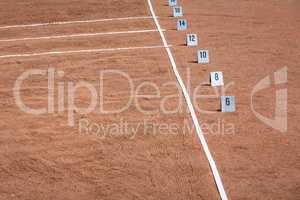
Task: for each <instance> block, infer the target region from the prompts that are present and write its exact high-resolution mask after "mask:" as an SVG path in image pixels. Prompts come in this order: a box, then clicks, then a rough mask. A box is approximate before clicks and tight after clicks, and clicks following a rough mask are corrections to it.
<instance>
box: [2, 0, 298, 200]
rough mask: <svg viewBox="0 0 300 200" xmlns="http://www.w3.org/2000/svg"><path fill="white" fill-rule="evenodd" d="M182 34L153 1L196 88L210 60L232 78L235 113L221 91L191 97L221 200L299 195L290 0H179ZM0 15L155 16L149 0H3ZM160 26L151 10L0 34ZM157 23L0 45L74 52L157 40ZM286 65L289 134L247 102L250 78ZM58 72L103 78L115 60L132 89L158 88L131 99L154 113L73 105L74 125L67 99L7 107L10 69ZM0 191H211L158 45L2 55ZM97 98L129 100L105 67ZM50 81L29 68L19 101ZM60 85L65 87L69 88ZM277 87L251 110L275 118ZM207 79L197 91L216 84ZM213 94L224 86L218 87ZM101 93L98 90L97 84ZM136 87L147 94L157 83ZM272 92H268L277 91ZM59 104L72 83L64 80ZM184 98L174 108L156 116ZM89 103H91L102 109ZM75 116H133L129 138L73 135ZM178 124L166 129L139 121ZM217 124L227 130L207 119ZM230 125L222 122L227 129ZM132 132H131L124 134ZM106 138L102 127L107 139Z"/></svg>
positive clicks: (105, 194)
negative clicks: (193, 40)
mask: <svg viewBox="0 0 300 200" xmlns="http://www.w3.org/2000/svg"><path fill="white" fill-rule="evenodd" d="M180 4H181V5H183V7H184V18H186V19H188V22H189V29H188V31H186V32H185V31H184V32H178V31H176V30H175V23H176V19H173V18H172V17H170V15H171V8H170V7H168V6H167V5H166V2H164V1H158V0H155V1H153V5H154V9H155V11H156V14H157V15H158V16H159V21H160V23H161V26H162V28H163V29H165V30H166V37H167V40H168V42H169V44H171V45H172V52H173V53H174V57H175V60H176V63H177V65H178V68H179V70H180V73H181V75H182V77H183V79H184V80H185V82H186V84H188V78H186V77H187V76H188V73H190V74H191V79H190V85H191V90H194V89H195V88H197V86H199V84H203V83H206V82H208V73H209V72H210V71H223V73H224V76H225V83H230V82H233V84H232V85H230V87H228V89H226V94H228V95H235V96H236V98H237V112H236V113H231V114H228V113H220V112H217V110H218V109H219V99H218V98H216V97H212V98H211V97H210V98H209V97H207V98H202V99H198V100H197V101H196V102H194V106H195V107H196V106H198V107H199V108H201V109H202V110H206V111H212V112H213V113H212V114H207V113H204V112H198V113H197V116H198V119H199V120H200V123H202V124H206V125H207V126H208V127H210V128H207V129H205V128H204V132H205V133H206V134H205V137H206V138H207V140H208V145H209V147H210V150H211V152H212V154H213V156H214V158H215V161H216V163H217V167H218V169H219V172H220V174H221V177H222V180H223V183H224V186H225V190H226V192H227V193H228V197H229V198H230V199H299V197H300V193H299V191H300V188H299V184H300V183H299V179H300V177H299V174H300V173H299V171H300V166H299V162H300V158H299V153H300V152H299V147H298V143H299V136H298V131H299V125H298V124H297V115H296V114H297V113H296V112H297V110H299V98H300V97H299V93H298V89H299V80H298V78H299V72H298V71H297V69H296V66H297V64H298V63H299V61H300V56H299V53H298V52H299V49H300V47H299V45H300V41H299V36H298V35H299V31H297V30H299V28H300V27H299V20H297V19H299V14H298V13H297V12H296V11H297V8H299V4H298V3H297V2H296V1H288V2H285V1H271V0H267V1H263V2H261V1H258V0H254V1H251V2H250V1H240V0H239V1H237V0H234V1H230V2H228V1H226V2H224V1H218V0H214V1H194V0H186V1H180ZM0 5H1V6H0V26H9V25H16V24H36V23H48V22H57V21H76V20H94V19H107V18H123V17H137V16H150V15H151V14H150V11H149V8H148V5H147V2H146V1H138V0H122V1H95V0H88V1H84V2H79V1H70V0H66V1H42V2H41V1H34V0H30V1H21V0H13V1H9V2H1V3H0ZM152 29H156V27H155V24H154V22H153V19H136V20H120V21H118V20H113V21H106V22H96V23H78V24H65V25H49V26H39V27H26V28H8V29H0V40H7V39H16V38H27V37H45V36H55V35H69V34H84V33H103V32H120V31H136V30H152ZM187 32H193V33H197V34H198V36H199V37H200V45H199V47H198V48H204V49H209V50H210V56H211V63H210V64H209V65H203V66H199V65H198V64H196V63H195V53H196V50H197V48H188V47H186V46H184V42H185V41H184V39H185V35H186V33H187ZM161 45H162V42H161V38H160V36H159V34H158V32H147V33H134V34H118V35H101V36H89V37H76V38H56V39H41V40H26V41H10V42H0V56H3V55H15V54H24V53H26V54H32V53H40V52H49V51H78V50H84V49H108V48H121V47H143V46H149V47H150V46H161ZM284 66H287V67H288V84H287V85H285V86H282V87H288V94H289V96H288V131H287V132H286V133H281V132H279V131H277V130H275V129H272V128H270V127H269V126H267V125H265V124H264V123H262V122H261V121H260V120H259V119H257V118H256V117H255V115H254V114H253V112H252V111H251V108H250V97H251V96H250V95H251V91H252V89H253V87H254V86H255V85H256V84H257V82H258V81H260V80H261V79H262V78H264V77H265V76H267V75H271V76H272V75H273V72H274V71H276V70H278V69H281V68H282V67H284ZM49 68H53V69H55V70H56V71H63V72H64V74H63V76H58V74H56V77H55V78H56V79H55V86H56V87H55V89H54V94H55V97H56V98H55V99H57V94H58V85H57V84H58V83H65V86H66V87H67V84H68V83H70V82H73V83H75V84H76V83H78V82H80V81H85V82H88V83H90V84H91V85H93V86H94V87H95V88H97V89H98V88H99V87H100V83H99V74H100V73H101V72H103V71H104V70H119V71H122V72H124V73H125V74H127V75H128V76H129V77H130V78H131V80H132V83H133V85H134V86H135V88H137V87H138V86H139V85H141V84H143V83H145V82H148V83H153V84H155V85H156V86H157V87H158V88H159V91H160V97H158V98H152V97H151V98H150V97H140V98H139V99H138V104H139V105H140V106H141V107H142V108H143V109H144V110H148V111H153V110H157V112H153V113H145V112H140V111H139V109H138V108H137V106H136V104H137V102H133V103H132V104H131V105H130V107H129V108H128V109H126V110H125V111H123V112H121V113H116V114H103V113H99V112H98V110H96V111H93V112H91V113H89V114H80V113H74V116H75V119H74V121H75V126H74V127H70V126H68V110H67V109H66V110H65V111H64V112H58V110H57V108H58V103H57V100H56V101H55V111H54V113H49V114H44V115H40V116H35V115H31V114H27V113H24V112H22V111H21V110H20V109H19V108H18V107H17V105H16V103H15V99H14V96H13V88H14V84H15V81H16V79H17V77H19V76H20V75H21V74H22V73H23V72H25V71H26V70H29V69H40V70H47V69H49ZM0 69H1V79H0V99H1V102H0V110H1V112H0V144H1V145H0V152H1V153H0V160H1V162H0V169H1V170H0V182H1V184H0V199H219V195H218V192H217V189H216V186H215V183H214V181H213V177H212V175H211V172H210V169H209V166H208V162H207V159H206V157H205V155H204V153H203V151H202V148H201V145H200V144H199V141H198V138H197V136H196V133H195V132H194V131H193V130H189V131H186V130H185V131H184V130H183V129H181V128H182V127H185V126H189V127H192V124H191V119H190V115H189V113H187V112H186V110H187V108H186V106H185V104H179V103H180V102H179V99H180V97H181V92H180V91H178V89H177V88H176V87H175V86H174V85H171V86H170V85H166V83H170V82H172V83H176V79H175V76H174V74H173V72H172V70H171V66H170V63H169V60H168V56H167V54H166V51H165V49H164V48H161V47H158V48H149V49H134V50H121V51H112V52H101V53H100V52H98V53H97V52H95V53H71V54H58V55H44V56H29V57H12V58H5V59H0ZM104 83H105V84H104V86H103V91H104V92H103V93H101V95H99V97H98V98H100V97H102V98H103V99H104V107H105V109H113V108H120V107H122V106H123V105H124V104H126V103H127V102H128V100H129V99H130V98H131V96H132V95H131V94H130V89H131V88H130V85H128V84H127V83H128V82H127V80H126V79H124V77H123V78H122V77H120V76H117V75H116V74H106V75H105V76H104ZM47 84H48V80H47V78H45V77H42V76H34V77H32V78H30V79H28V80H26V81H25V82H24V83H23V85H22V90H21V93H22V99H23V101H24V102H25V103H26V105H28V106H31V107H33V108H41V107H47V103H48V91H47ZM65 89H66V90H67V88H65ZM276 89H278V88H277V86H272V88H269V89H268V90H264V91H261V92H260V93H258V94H256V96H255V98H254V102H255V108H256V110H259V111H260V112H261V113H262V114H264V115H267V116H269V117H272V116H273V115H274V109H273V108H274V106H275V100H274V99H275V90H276ZM214 92H215V91H214V89H212V88H211V87H209V86H206V84H204V85H203V87H201V94H203V95H211V94H214ZM219 92H220V91H219ZM98 94H100V91H98ZM139 94H143V95H154V94H155V90H154V89H153V87H149V86H148V87H143V88H142V89H141V90H140V91H139ZM272 94H274V95H272ZM64 96H65V97H66V99H65V101H64V102H65V107H66V108H67V106H68V104H67V103H68V102H67V91H64ZM170 96H172V98H170V99H168V101H166V102H165V104H164V105H165V106H166V108H168V109H174V108H176V107H177V106H178V104H179V105H180V106H179V108H180V112H176V113H169V114H167V113H164V112H162V111H161V110H160V106H161V103H162V99H164V97H170ZM90 100H91V99H90V94H89V92H88V91H87V90H84V89H82V90H78V91H77V93H76V102H75V103H76V105H77V106H78V107H80V106H82V107H86V106H87V105H88V102H90ZM97 108H98V107H97ZM80 120H88V121H89V122H90V123H92V124H98V125H99V124H100V125H102V126H103V127H109V126H110V125H112V124H117V125H121V124H122V123H124V122H127V123H129V124H130V125H131V126H132V127H138V128H137V133H136V134H135V137H131V136H132V135H126V134H125V135H124V134H122V133H123V132H122V130H120V129H117V130H116V129H114V130H111V129H110V130H108V129H107V130H104V129H103V130H101V132H100V134H98V135H95V134H93V131H91V132H92V133H91V134H85V133H84V132H81V131H80V130H81V129H80V127H79V122H80ZM162 123H164V124H168V125H174V124H175V125H176V127H177V128H178V127H180V128H179V129H175V130H174V133H175V134H172V133H173V132H170V131H166V129H163V130H158V129H157V127H149V126H147V125H149V124H151V125H155V124H156V125H160V124H162ZM218 123H221V126H222V123H223V124H224V126H225V127H227V128H224V130H223V129H222V128H221V130H216V129H218V128H216V126H215V125H216V124H218ZM232 125H233V128H231V129H229V128H228V126H232ZM131 133H132V132H131ZM103 135H105V137H104V138H103Z"/></svg>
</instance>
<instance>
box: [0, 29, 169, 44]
mask: <svg viewBox="0 0 300 200" xmlns="http://www.w3.org/2000/svg"><path fill="white" fill-rule="evenodd" d="M163 31H165V30H163ZM149 32H158V30H157V29H150V30H136V31H117V32H100V33H81V34H70V35H53V36H43V37H27V38H16V39H3V40H0V42H17V41H26V40H43V39H60V38H73V37H93V36H101V35H120V34H133V33H149Z"/></svg>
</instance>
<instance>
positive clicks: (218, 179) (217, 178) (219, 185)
mask: <svg viewBox="0 0 300 200" xmlns="http://www.w3.org/2000/svg"><path fill="white" fill-rule="evenodd" d="M148 5H149V8H150V11H151V14H152V16H153V20H154V22H155V24H156V26H157V29H158V30H159V34H160V37H161V39H162V41H163V44H164V47H165V49H166V51H167V53H168V56H169V59H170V62H171V64H172V69H173V71H174V73H175V76H176V79H177V81H178V83H179V85H180V87H181V90H182V92H183V95H184V98H185V100H186V103H187V106H188V109H189V111H190V113H191V116H192V120H193V123H194V126H195V128H196V132H197V135H198V137H199V140H200V142H201V145H202V147H203V150H204V152H205V155H206V157H207V160H208V162H209V165H210V168H211V171H212V173H213V177H214V180H215V182H216V185H217V188H218V191H219V194H220V196H221V199H222V200H227V199H228V198H227V195H226V192H225V189H224V186H223V183H222V180H221V177H220V175H219V172H218V169H217V166H216V163H215V161H214V159H213V157H212V155H211V153H210V150H209V148H208V145H207V142H206V140H205V137H204V135H203V132H202V129H201V127H200V125H199V121H198V118H197V115H196V112H195V110H194V107H193V104H192V101H191V98H190V96H189V93H188V91H187V89H186V86H185V84H184V82H183V80H182V78H181V76H180V74H179V72H178V70H177V66H176V63H175V60H174V57H173V54H172V52H171V50H170V48H169V46H168V43H167V40H166V37H165V35H164V33H163V31H162V30H161V28H160V24H159V22H158V19H157V17H156V15H155V12H154V9H153V6H152V3H151V0H148Z"/></svg>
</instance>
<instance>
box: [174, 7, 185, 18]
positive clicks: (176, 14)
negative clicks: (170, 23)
mask: <svg viewBox="0 0 300 200" xmlns="http://www.w3.org/2000/svg"><path fill="white" fill-rule="evenodd" d="M182 16H183V10H182V7H181V6H175V7H173V17H182Z"/></svg>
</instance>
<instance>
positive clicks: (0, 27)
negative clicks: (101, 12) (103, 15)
mask: <svg viewBox="0 0 300 200" xmlns="http://www.w3.org/2000/svg"><path fill="white" fill-rule="evenodd" d="M151 18H152V16H139V17H120V18H108V19H93V20H79V21H63V22H48V23H37V24H20V25H8V26H0V29H10V28H26V27H38V26H49V25H66V24H81V23H96V22H107V21H122V20H136V19H151Z"/></svg>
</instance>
